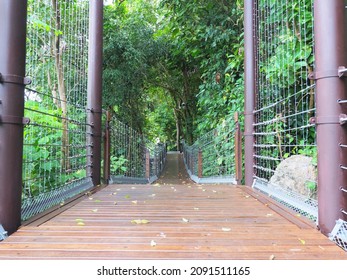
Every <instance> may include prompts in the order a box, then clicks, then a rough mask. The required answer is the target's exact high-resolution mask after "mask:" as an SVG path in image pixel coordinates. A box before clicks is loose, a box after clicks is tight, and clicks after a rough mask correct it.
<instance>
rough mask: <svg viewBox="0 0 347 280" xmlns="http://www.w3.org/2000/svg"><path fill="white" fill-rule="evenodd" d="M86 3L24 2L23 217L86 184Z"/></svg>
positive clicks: (43, 208) (74, 192)
mask: <svg viewBox="0 0 347 280" xmlns="http://www.w3.org/2000/svg"><path fill="white" fill-rule="evenodd" d="M88 17H89V1H87V0H85V1H82V0H78V1H59V0H41V1H38V0H35V1H34V0H29V2H28V36H27V66H26V69H27V74H28V76H30V77H32V80H33V82H32V84H31V85H30V87H27V88H26V91H25V98H26V99H25V116H26V117H28V118H30V120H31V121H30V124H29V125H28V126H26V127H25V129H24V158H23V194H22V198H23V205H22V219H24V220H25V219H28V218H30V217H31V216H33V215H35V214H37V213H40V212H42V211H44V210H46V209H47V208H49V207H51V206H53V205H57V204H60V203H63V202H64V200H66V199H68V198H70V197H72V196H73V195H75V194H78V193H80V192H82V191H84V190H86V189H87V188H89V187H91V184H92V183H91V180H90V177H89V175H88V174H86V167H87V166H86V165H87V163H86V162H87V161H86V146H87V144H86V138H87V129H86V128H87V126H88V125H87V123H86V103H87V62H88V61H87V60H88V38H87V35H88V25H89V18H88Z"/></svg>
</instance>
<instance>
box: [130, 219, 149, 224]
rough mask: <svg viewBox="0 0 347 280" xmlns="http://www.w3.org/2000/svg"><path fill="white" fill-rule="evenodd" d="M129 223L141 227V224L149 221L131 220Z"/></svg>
mask: <svg viewBox="0 0 347 280" xmlns="http://www.w3.org/2000/svg"><path fill="white" fill-rule="evenodd" d="M131 223H132V224H136V225H141V224H148V223H149V221H148V220H132V221H131Z"/></svg>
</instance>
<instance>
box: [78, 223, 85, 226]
mask: <svg viewBox="0 0 347 280" xmlns="http://www.w3.org/2000/svg"><path fill="white" fill-rule="evenodd" d="M77 225H78V226H85V223H83V222H78V223H77Z"/></svg>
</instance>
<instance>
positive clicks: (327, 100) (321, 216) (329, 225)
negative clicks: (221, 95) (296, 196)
mask: <svg viewBox="0 0 347 280" xmlns="http://www.w3.org/2000/svg"><path fill="white" fill-rule="evenodd" d="M346 20H347V16H346V4H345V1H344V0H336V1H326V0H315V1H314V23H315V24H314V25H315V26H314V39H315V73H314V75H313V76H314V79H315V80H316V106H317V107H316V108H317V109H316V118H315V123H316V128H317V149H318V225H319V228H320V230H321V231H322V232H323V233H324V234H326V235H328V234H329V233H330V232H331V231H332V229H333V228H334V226H335V223H336V220H338V219H339V218H341V219H343V220H345V221H346V220H347V216H346V214H344V213H346V211H347V197H346V194H345V193H344V191H343V190H346V188H347V128H346V125H345V124H344V123H345V120H346V118H345V115H344V114H346V105H345V103H346V102H347V78H346V73H347V70H346V67H347V39H346V38H347V28H346Z"/></svg>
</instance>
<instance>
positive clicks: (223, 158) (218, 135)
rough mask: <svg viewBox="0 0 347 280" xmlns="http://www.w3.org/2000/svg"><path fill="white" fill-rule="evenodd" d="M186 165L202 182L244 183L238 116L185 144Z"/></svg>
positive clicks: (198, 180)
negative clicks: (242, 178) (189, 143)
mask: <svg viewBox="0 0 347 280" xmlns="http://www.w3.org/2000/svg"><path fill="white" fill-rule="evenodd" d="M182 146H183V154H184V162H185V165H186V168H187V171H188V173H189V175H190V177H191V179H192V180H194V181H195V182H199V183H232V184H237V183H240V179H241V176H242V175H241V157H242V156H241V134H240V127H239V120H238V114H235V120H234V121H231V122H227V121H224V122H223V123H221V124H220V125H219V126H217V127H216V128H215V129H213V130H211V131H209V132H208V133H206V134H204V135H203V136H201V137H200V138H198V139H197V140H196V141H195V142H194V144H193V145H190V146H189V145H187V143H186V142H185V141H183V142H182Z"/></svg>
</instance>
